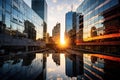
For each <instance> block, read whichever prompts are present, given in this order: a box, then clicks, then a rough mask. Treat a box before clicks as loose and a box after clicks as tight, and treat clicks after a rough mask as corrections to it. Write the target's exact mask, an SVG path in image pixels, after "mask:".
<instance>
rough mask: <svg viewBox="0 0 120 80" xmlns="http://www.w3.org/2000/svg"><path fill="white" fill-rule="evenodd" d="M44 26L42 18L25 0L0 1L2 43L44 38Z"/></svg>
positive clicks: (0, 40) (0, 41)
mask: <svg viewBox="0 0 120 80" xmlns="http://www.w3.org/2000/svg"><path fill="white" fill-rule="evenodd" d="M42 24H43V20H42V18H41V17H39V16H38V15H37V14H36V13H35V12H34V11H33V10H32V9H31V8H30V7H29V6H28V5H27V4H26V3H25V2H24V1H23V0H0V43H3V42H4V43H7V44H8V43H11V41H14V40H15V39H16V38H17V39H19V38H20V39H23V38H27V39H31V40H36V39H40V38H43V26H42ZM17 41H18V40H17Z"/></svg>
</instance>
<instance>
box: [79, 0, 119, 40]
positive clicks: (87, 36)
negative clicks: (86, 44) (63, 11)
mask: <svg viewBox="0 0 120 80" xmlns="http://www.w3.org/2000/svg"><path fill="white" fill-rule="evenodd" d="M77 13H82V15H83V39H84V41H94V40H96V39H104V40H105V39H108V38H115V35H118V36H116V39H118V38H119V37H120V36H119V34H120V23H119V22H120V0H84V1H83V2H82V3H81V4H80V6H79V7H78V8H77ZM108 34H109V36H108ZM103 35H104V36H103ZM99 36H100V37H99ZM111 36H112V37H111ZM94 37H95V38H94ZM112 40H113V39H112Z"/></svg>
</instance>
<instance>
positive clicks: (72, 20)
mask: <svg viewBox="0 0 120 80" xmlns="http://www.w3.org/2000/svg"><path fill="white" fill-rule="evenodd" d="M65 28H66V29H65V33H66V37H67V38H69V40H70V43H71V44H74V39H75V38H76V12H72V11H71V12H68V13H66V16H65Z"/></svg>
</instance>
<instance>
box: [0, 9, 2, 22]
mask: <svg viewBox="0 0 120 80" xmlns="http://www.w3.org/2000/svg"><path fill="white" fill-rule="evenodd" d="M0 21H2V10H0Z"/></svg>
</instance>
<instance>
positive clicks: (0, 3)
mask: <svg viewBox="0 0 120 80" xmlns="http://www.w3.org/2000/svg"><path fill="white" fill-rule="evenodd" d="M0 8H2V0H0Z"/></svg>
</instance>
